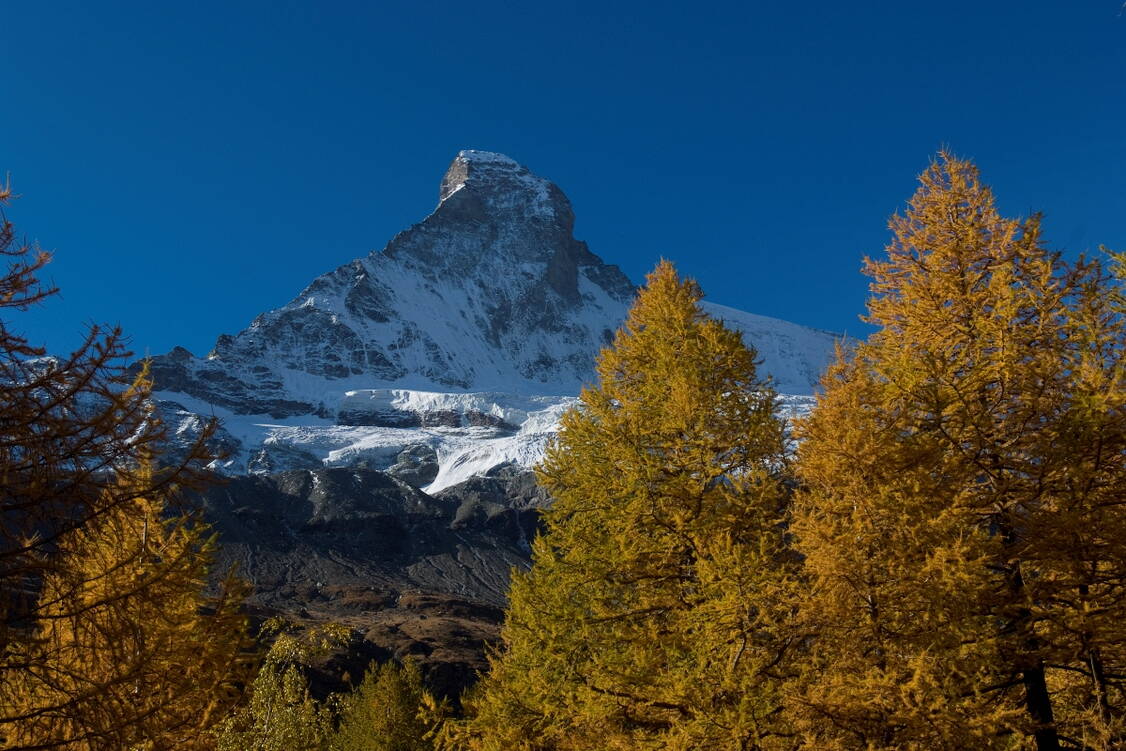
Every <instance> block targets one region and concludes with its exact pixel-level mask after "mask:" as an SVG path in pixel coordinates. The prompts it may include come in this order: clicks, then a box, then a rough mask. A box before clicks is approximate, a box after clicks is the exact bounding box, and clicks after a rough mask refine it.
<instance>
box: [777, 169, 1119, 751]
mask: <svg viewBox="0 0 1126 751" xmlns="http://www.w3.org/2000/svg"><path fill="white" fill-rule="evenodd" d="M920 183H921V185H920V187H919V189H918V191H917V192H916V194H915V196H914V198H913V199H912V200H911V202H910V205H909V208H908V210H907V211H906V213H905V214H903V215H897V216H896V217H894V218H893V219H892V222H891V228H892V231H893V240H892V242H891V244H890V245H889V246H888V248H887V251H888V256H887V258H886V260H879V261H872V260H869V261H867V262H866V272H867V273H868V275H869V276H870V277H871V278H872V280H873V281H872V292H873V296H872V298H871V299H870V301H869V316H868V321H869V322H871V323H873V324H874V325H876V326H877V327H878V331H877V332H876V333H875V334H873V335H872V336H871V337H870V338H869V339H868V340H867V341H866V342H863V343H860V344H858V345H857V346H856V347H855V348H854V349H852V350H851V351H848V352H842V353H841V355H840V357H839V359H838V363H837V364H836V365H834V366H833V367H832V368H831V369H830V371H829V372H828V374H827V375H826V376H825V378H824V379H823V387H824V392H823V394H821V395H820V396H819V398H818V401H817V404H816V407H815V408H814V410H813V412H812V413H811V415H810V416H809V418H808V419H807V420H805V421H804V422H803V423H802V424H801V425H800V428H799V436H800V438H801V439H802V441H801V443H800V447H799V450H798V461H797V470H798V476H799V480H800V482H801V484H802V490H801V491H800V492H799V494H798V497H797V499H796V501H795V509H794V524H793V530H794V532H795V535H796V537H797V541H798V542H797V548H798V550H799V552H800V553H801V554H802V555H803V556H804V566H805V572H806V576H807V577H808V582H809V583H808V589H807V590H806V591H805V593H804V596H803V597H802V598H801V600H802V602H801V608H800V611H801V613H802V621H803V624H804V626H805V627H808V628H809V629H810V631H811V632H812V633H814V634H816V638H815V639H813V641H812V645H813V646H812V648H811V652H810V656H809V660H808V662H807V663H806V666H805V670H804V672H803V675H802V678H801V679H800V680H799V681H796V682H795V683H794V684H793V685H792V686H791V688H792V689H793V694H792V695H790V697H789V699H788V701H787V704H788V707H789V709H790V712H789V714H790V715H791V716H792V717H793V718H794V723H795V725H796V726H797V727H798V728H799V729H800V730H801V732H802V734H803V738H804V742H805V743H806V744H807V745H808V746H809V747H814V748H819V749H879V748H886V749H891V748H895V749H919V750H920V751H921V750H922V749H928V750H929V749H965V748H975V749H993V748H996V749H1002V748H1003V749H1025V748H1035V749H1038V750H1039V751H1047V750H1049V749H1059V748H1064V747H1066V748H1083V749H1110V748H1117V747H1119V746H1120V745H1121V743H1122V711H1123V709H1124V707H1123V701H1122V699H1123V697H1122V693H1121V683H1122V675H1123V671H1122V657H1123V654H1122V644H1123V631H1122V624H1123V623H1124V622H1126V600H1124V599H1123V596H1124V591H1126V588H1124V586H1123V585H1124V584H1126V581H1123V576H1126V506H1124V505H1123V504H1122V498H1123V497H1126V462H1124V456H1126V412H1124V397H1126V381H1124V379H1123V367H1122V353H1123V344H1124V340H1123V333H1124V328H1123V320H1122V315H1121V313H1120V312H1118V313H1116V312H1115V311H1114V310H1113V305H1112V295H1111V294H1109V292H1110V288H1109V286H1108V284H1109V283H1108V280H1107V278H1106V276H1105V274H1104V272H1103V271H1102V270H1101V268H1100V267H1099V265H1098V264H1096V263H1092V262H1088V261H1085V260H1080V261H1079V262H1077V263H1075V264H1067V263H1065V262H1063V261H1062V260H1061V259H1060V258H1059V256H1058V255H1056V254H1053V253H1050V252H1048V251H1047V250H1046V249H1045V248H1044V245H1043V242H1042V240H1041V237H1040V225H1039V217H1037V216H1033V217H1032V218H1030V219H1027V220H1024V221H1017V220H1012V219H1006V218H1003V217H1002V216H1000V215H999V214H998V212H997V210H996V208H995V205H994V198H993V195H992V193H991V192H990V191H989V189H988V188H986V187H985V186H984V185H982V184H981V182H980V179H979V176H978V172H977V170H976V168H975V167H974V166H973V165H972V164H971V163H969V162H967V161H965V160H962V159H958V158H955V157H953V156H951V155H949V154H947V153H942V154H941V155H940V157H939V159H938V160H937V161H936V163H934V164H933V165H932V166H931V167H930V168H929V169H928V170H927V171H926V172H925V173H924V174H923V175H922V176H921V178H920ZM1112 666H1113V667H1112Z"/></svg>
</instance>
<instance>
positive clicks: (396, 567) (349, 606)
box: [200, 468, 536, 697]
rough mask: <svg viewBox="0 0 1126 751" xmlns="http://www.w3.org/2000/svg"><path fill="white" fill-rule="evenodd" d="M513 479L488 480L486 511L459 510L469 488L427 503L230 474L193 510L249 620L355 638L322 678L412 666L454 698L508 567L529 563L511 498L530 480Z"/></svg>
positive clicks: (526, 516) (321, 473) (345, 475)
mask: <svg viewBox="0 0 1126 751" xmlns="http://www.w3.org/2000/svg"><path fill="white" fill-rule="evenodd" d="M523 474H524V473H521V472H519V471H516V472H511V471H510V472H507V473H505V472H503V471H502V472H498V473H497V474H495V476H494V477H492V478H489V479H488V482H489V488H490V490H491V492H493V493H494V496H492V499H493V500H492V505H491V506H490V507H489V511H488V513H476V512H469V511H467V508H469V507H473V508H477V507H478V506H479V505H480V498H479V495H480V494H479V490H474V491H473V492H472V493H470V494H468V495H467V496H466V497H465V498H464V499H463V498H462V497H461V493H460V492H459V489H458V488H450V489H449V490H448V491H447V492H446V493H445V494H444V495H443V496H442V497H431V496H428V495H427V494H425V493H423V492H421V491H419V490H418V489H417V488H415V487H413V486H411V485H410V484H408V483H406V482H403V481H402V480H400V479H398V478H396V477H394V476H392V475H390V474H387V473H384V472H378V471H373V470H367V469H355V468H352V469H323V470H316V471H293V472H284V473H281V474H275V475H257V476H251V477H237V478H233V479H230V480H229V481H227V482H225V483H223V484H221V485H217V486H215V487H213V488H211V489H210V490H208V491H207V492H206V493H204V494H203V495H202V496H201V499H200V500H201V503H202V509H203V512H204V514H205V517H206V519H207V521H208V522H209V523H210V524H211V525H212V527H213V528H214V529H215V531H217V532H218V533H219V538H220V541H221V545H220V547H219V561H218V563H219V565H218V566H217V567H216V568H217V570H219V571H224V570H226V569H227V568H228V567H229V566H230V565H232V564H233V565H236V566H237V570H238V572H239V575H240V576H242V577H243V578H245V579H247V580H248V581H249V582H250V583H251V585H252V586H253V593H252V595H251V597H250V600H249V606H250V608H251V611H252V612H253V613H256V614H258V615H260V616H262V617H265V616H269V615H274V614H283V615H285V616H286V617H287V618H289V619H291V620H296V621H297V622H299V623H314V622H324V621H334V622H337V623H342V624H345V625H348V626H351V627H352V628H353V633H354V637H353V640H352V643H351V644H350V645H349V646H348V648H347V649H346V650H342V651H341V652H340V653H339V654H338V655H337V656H336V658H334V659H335V663H336V664H335V667H333V668H330V670H329V671H328V672H329V673H335V674H336V675H337V676H339V674H341V673H342V672H345V671H347V672H349V673H350V674H351V675H353V676H357V677H358V676H361V675H362V674H363V669H364V667H365V666H366V664H367V662H368V661H370V660H371V659H380V660H385V659H387V658H389V657H395V658H399V659H401V658H403V657H406V656H408V655H411V656H413V657H414V658H415V659H417V660H418V661H419V662H420V663H421V666H422V667H423V669H424V671H425V674H426V677H427V680H428V682H429V683H430V684H431V685H432V686H433V687H434V688H436V689H437V690H438V691H440V692H441V693H443V694H444V695H447V696H450V697H456V696H457V694H458V693H459V692H460V691H461V689H463V688H464V687H465V686H466V685H467V684H468V683H469V682H471V680H472V678H473V676H474V675H475V673H476V672H477V671H479V670H481V669H483V668H484V667H485V663H484V645H485V642H486V641H489V640H493V639H495V638H496V636H497V630H498V628H499V624H500V622H501V618H502V615H503V611H502V608H503V605H504V597H505V591H506V589H507V583H508V576H509V572H510V570H511V569H512V568H513V567H517V568H526V567H527V566H528V564H529V559H528V553H529V547H528V539H529V537H530V536H531V535H533V534H534V533H535V525H536V514H535V512H534V511H532V510H529V509H528V507H527V505H526V504H522V503H520V502H519V501H518V500H515V499H519V498H521V497H522V494H526V493H527V492H528V488H529V487H531V488H534V482H532V483H530V482H529V480H528V478H526V477H523V476H522V475H523ZM506 498H511V499H514V502H513V503H507V504H506V502H505V499H506ZM328 682H329V683H330V684H331V680H330V681H328Z"/></svg>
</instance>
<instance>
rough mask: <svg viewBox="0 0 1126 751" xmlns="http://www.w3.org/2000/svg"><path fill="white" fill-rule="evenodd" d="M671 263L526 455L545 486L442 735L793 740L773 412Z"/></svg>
mask: <svg viewBox="0 0 1126 751" xmlns="http://www.w3.org/2000/svg"><path fill="white" fill-rule="evenodd" d="M701 296H702V293H701V292H700V289H699V287H698V286H697V285H696V284H695V282H692V281H684V280H681V279H680V278H679V277H678V276H677V273H676V271H675V269H674V268H673V266H672V265H671V264H670V263H668V262H662V263H661V264H660V265H659V266H658V267H657V269H656V270H655V271H654V272H653V273H651V274H650V275H649V277H648V280H647V285H646V287H645V288H644V289H643V290H642V291H641V293H640V295H639V296H638V298H637V301H636V302H635V304H634V306H633V308H632V310H631V311H630V314H629V316H628V318H627V320H626V322H625V324H624V326H623V327H622V329H621V330H620V331H619V332H618V333H617V336H616V338H615V340H614V342H613V345H612V346H611V347H609V348H607V349H605V350H604V351H603V352H602V354H601V356H600V358H599V361H598V366H597V372H598V377H599V382H598V385H597V386H593V387H590V388H586V389H584V390H583V392H582V395H581V399H580V404H579V406H578V407H576V408H574V409H571V410H569V411H568V412H567V413H566V414H565V415H564V417H563V419H562V425H561V431H560V434H559V437H558V440H557V441H556V442H554V443H553V444H552V445H551V446H550V447H549V449H548V452H547V456H546V459H545V460H544V462H543V464H542V466H541V467H540V468H539V470H538V475H539V480H540V482H541V484H542V485H543V486H544V487H545V488H546V489H547V490H548V491H550V493H551V495H552V497H553V499H554V501H553V505H552V506H551V508H550V509H549V510H548V511H547V512H546V514H545V522H546V531H545V532H544V533H543V534H542V535H540V536H539V537H538V538H537V539H536V540H535V542H534V544H533V564H532V567H531V569H530V571H528V572H527V573H517V574H516V575H515V576H514V580H513V583H512V588H511V592H510V595H509V607H508V611H507V616H506V621H505V625H504V628H503V632H502V640H503V646H502V647H501V649H500V650H499V651H498V652H497V653H495V654H493V655H492V657H491V660H490V672H489V673H488V675H487V676H485V677H484V678H483V680H482V683H481V684H480V685H479V686H478V687H477V688H476V690H475V691H474V693H473V694H472V695H471V696H469V697H467V699H466V706H467V708H468V712H469V715H470V719H469V720H468V721H467V722H465V723H462V724H460V725H458V724H452V725H450V726H449V727H448V728H447V736H448V737H447V739H446V742H447V745H449V746H451V747H468V748H473V749H490V750H493V751H500V750H501V749H504V750H505V751H516V750H517V749H559V750H562V749H576V750H577V749H591V748H600V749H627V748H629V749H643V748H668V749H694V748H709V749H752V748H754V749H759V748H775V747H787V744H788V743H789V742H788V741H787V740H785V738H784V733H782V732H781V729H780V728H779V725H778V722H777V721H778V717H779V713H778V712H777V709H778V701H779V695H778V687H777V686H778V681H779V673H778V672H775V671H776V670H780V668H778V663H779V657H780V655H783V654H784V653H785V652H786V647H787V644H786V643H785V642H784V640H783V639H781V638H780V637H779V635H778V633H777V630H778V629H777V627H778V621H779V610H778V607H779V603H781V602H783V601H784V600H785V598H784V597H783V596H782V595H783V591H784V589H785V585H786V582H787V577H788V575H789V573H788V572H790V571H791V570H792V568H793V562H792V560H790V558H788V557H787V555H786V552H785V550H784V547H783V526H782V522H783V515H784V511H785V492H784V486H783V482H782V477H783V475H784V473H785V468H786V458H785V456H786V451H785V447H786V437H785V425H784V423H783V422H782V421H781V420H779V419H778V418H777V417H776V415H775V408H776V397H775V394H774V391H773V390H772V389H771V388H770V386H769V384H768V383H767V382H765V381H764V380H763V379H761V378H760V377H759V376H758V375H757V372H756V362H755V353H754V352H753V350H751V349H749V348H748V347H747V346H746V345H745V344H744V342H743V341H742V338H741V336H740V334H739V333H737V332H735V331H732V330H730V329H727V328H725V327H724V326H723V325H722V323H721V322H720V321H718V320H715V319H713V318H710V317H709V316H707V315H706V314H705V313H704V312H702V310H701V309H700V307H699V305H698V303H699V300H700V299H701Z"/></svg>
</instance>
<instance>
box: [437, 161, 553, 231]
mask: <svg viewBox="0 0 1126 751" xmlns="http://www.w3.org/2000/svg"><path fill="white" fill-rule="evenodd" d="M467 188H468V189H469V192H470V193H473V194H474V196H475V197H476V198H477V199H478V200H484V201H486V202H487V203H489V204H491V205H492V208H493V209H496V208H517V207H519V208H521V209H523V210H524V212H527V213H529V214H531V215H533V216H540V217H541V218H544V219H551V218H556V217H558V218H564V217H566V218H570V217H571V216H572V214H571V207H570V203H569V202H568V201H567V198H566V197H565V196H564V195H563V193H562V191H560V190H559V188H557V187H556V186H555V185H553V184H552V183H551V181H549V180H545V179H544V178H542V177H539V176H538V175H535V174H533V173H532V171H531V170H529V169H528V168H527V167H525V166H524V165H522V164H520V163H519V162H517V161H516V160H515V159H513V158H511V157H509V156H506V155H504V154H499V153H497V152H494V151H478V150H476V149H464V150H462V151H459V152H458V154H457V156H456V157H454V160H453V161H452V162H450V166H449V167H448V168H447V169H446V174H445V175H444V176H443V177H442V184H441V186H440V188H439V190H438V203H439V205H442V204H444V203H445V202H446V201H447V200H449V199H450V197H451V196H453V195H455V194H457V193H459V192H461V191H462V190H465V189H467Z"/></svg>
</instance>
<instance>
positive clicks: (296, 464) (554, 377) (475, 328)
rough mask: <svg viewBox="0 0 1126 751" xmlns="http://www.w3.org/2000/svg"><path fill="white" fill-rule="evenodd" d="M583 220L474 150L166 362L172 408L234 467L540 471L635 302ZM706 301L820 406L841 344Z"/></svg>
mask: <svg viewBox="0 0 1126 751" xmlns="http://www.w3.org/2000/svg"><path fill="white" fill-rule="evenodd" d="M573 226H574V213H573V211H572V209H571V204H570V202H569V201H568V200H567V197H566V196H565V195H564V194H563V192H562V191H561V190H560V189H559V188H558V187H557V186H555V185H554V184H553V183H551V182H549V181H548V180H545V179H543V178H541V177H538V176H536V175H534V174H532V173H531V172H530V171H529V170H528V169H527V168H526V167H523V166H521V165H520V164H518V163H517V162H515V161H513V160H512V159H510V158H508V157H506V156H503V155H500V154H495V153H490V152H482V151H462V152H460V153H459V154H458V155H457V157H456V158H455V159H454V160H453V162H452V164H451V165H450V167H449V169H448V170H447V172H446V174H445V176H444V177H443V179H442V182H441V186H440V189H439V202H438V206H437V207H436V208H435V209H434V211H433V213H431V214H430V216H428V217H426V218H425V219H424V220H423V221H421V222H420V223H418V224H415V225H414V226H412V227H410V228H409V229H407V230H404V231H403V232H400V233H399V234H397V235H396V236H395V237H394V238H392V240H391V241H390V242H389V243H388V244H387V246H386V247H385V248H384V249H383V250H382V251H380V252H375V253H372V254H370V255H368V256H366V257H363V258H359V259H357V260H355V261H352V262H351V263H348V264H345V265H344V266H341V267H339V268H337V269H336V270H334V271H330V272H328V273H327V274H324V275H322V276H320V277H318V278H317V279H315V280H314V281H313V282H312V283H311V284H310V285H309V286H308V287H306V288H305V289H304V290H303V291H302V292H301V293H300V294H299V295H298V296H297V297H295V298H294V299H293V300H292V301H290V302H289V303H288V304H286V305H284V306H282V307H280V308H277V309H275V310H271V311H268V312H266V313H263V314H261V315H259V316H258V317H257V318H255V320H254V321H253V322H251V324H250V326H248V327H247V328H246V329H244V330H243V331H242V332H240V333H238V334H236V335H234V336H230V335H226V334H224V335H222V336H220V337H219V339H218V341H217V342H216V344H215V348H214V350H213V351H212V352H211V353H210V354H208V355H207V356H206V357H196V356H194V355H193V354H191V353H190V352H188V351H187V350H185V349H183V348H179V347H177V348H176V349H174V350H172V352H170V353H168V354H166V355H161V356H158V357H156V358H154V359H153V362H152V373H153V376H154V378H155V381H156V388H157V390H158V393H157V396H158V398H159V399H160V400H161V408H162V411H163V413H164V414H165V416H166V418H167V419H168V420H169V422H170V423H171V424H172V425H173V426H175V429H176V430H177V432H178V433H179V434H180V435H181V436H183V437H184V438H188V437H190V436H191V435H192V434H193V433H194V432H195V431H196V430H198V429H199V426H200V425H201V420H200V417H199V416H200V415H212V414H214V415H217V416H219V417H221V418H223V422H224V433H223V434H222V435H221V437H220V438H221V444H222V447H223V448H225V449H226V450H227V451H228V452H229V453H230V459H229V460H228V461H227V462H226V463H225V464H224V465H223V468H225V469H226V471H229V472H233V473H242V472H252V473H253V472H271V471H277V470H283V469H295V468H312V467H318V466H351V465H362V466H368V467H370V468H373V469H388V468H392V469H393V470H395V469H397V470H398V471H400V472H401V473H402V474H403V476H404V477H409V478H410V481H411V482H413V483H414V484H418V485H423V486H426V487H427V489H428V490H431V491H435V490H438V489H440V488H444V487H448V486H450V485H452V484H455V483H457V482H460V481H462V480H465V479H467V478H468V477H471V476H473V475H477V474H483V473H484V472H485V471H487V470H489V469H490V468H493V467H495V466H497V465H499V464H504V463H509V462H511V463H515V464H518V465H524V466H527V465H529V464H531V463H534V462H535V461H536V460H537V459H538V458H539V456H540V455H541V452H542V447H543V445H544V443H545V442H546V440H547V438H548V437H549V436H550V435H551V434H552V433H553V432H554V430H555V425H556V422H557V419H558V416H559V415H560V414H561V413H562V411H563V410H564V409H565V408H566V407H567V406H568V405H569V404H570V403H571V402H572V401H573V398H574V396H575V395H576V394H577V393H578V391H579V389H580V388H581V386H582V385H583V384H584V383H587V382H589V381H591V380H592V378H593V364H594V358H595V356H596V355H597V353H598V350H599V349H600V348H601V347H602V346H604V345H605V344H606V343H608V342H609V341H610V339H611V337H612V334H613V331H614V330H615V329H616V328H617V327H618V325H619V324H620V323H621V321H622V319H623V318H624V316H625V313H626V311H627V309H628V307H629V305H630V302H631V301H632V299H633V296H634V294H635V291H636V287H635V285H634V284H633V283H632V282H631V281H630V280H629V279H628V278H627V277H626V276H625V275H624V274H623V273H622V272H621V270H620V269H618V267H617V266H613V265H610V264H606V263H605V262H603V261H602V259H600V258H599V257H598V256H596V255H594V254H593V253H591V252H590V250H589V249H588V248H587V246H586V244H585V243H583V242H581V241H579V240H576V239H575V238H574V236H573V233H572V229H573ZM706 307H707V310H708V312H710V313H711V314H713V315H715V316H717V317H719V318H722V319H724V320H725V321H726V322H727V323H728V325H730V326H732V327H733V328H737V329H740V330H742V331H743V332H744V336H745V338H746V340H747V341H748V343H750V344H751V345H753V346H754V347H755V348H756V349H757V350H758V352H759V354H760V356H761V357H762V360H763V368H764V369H765V370H766V372H768V373H770V374H771V375H772V376H773V377H774V379H775V385H776V387H777V388H778V390H779V391H780V392H781V393H783V394H788V395H791V396H790V397H788V399H787V404H788V405H790V408H798V409H800V408H801V407H802V406H803V404H804V403H806V402H808V401H809V395H810V394H812V392H813V388H814V386H815V384H816V380H817V377H818V374H819V373H820V371H821V370H822V369H823V368H824V366H825V364H826V363H827V362H828V360H829V358H830V357H831V355H832V352H833V348H834V342H835V337H834V335H832V334H830V333H828V332H823V331H818V330H814V329H809V328H806V327H803V326H798V325H796V324H792V323H787V322H785V321H779V320H777V319H772V318H766V317H763V316H756V315H753V314H750V313H744V312H742V311H738V310H734V309H732V308H726V307H723V306H719V305H711V304H707V305H706Z"/></svg>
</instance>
